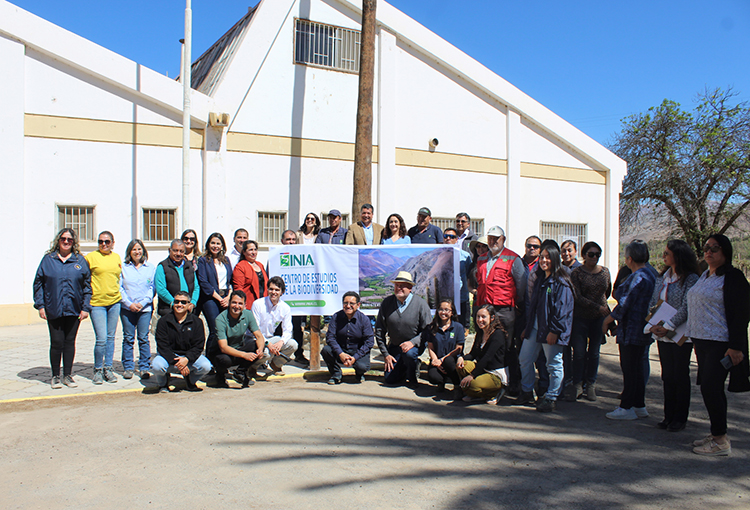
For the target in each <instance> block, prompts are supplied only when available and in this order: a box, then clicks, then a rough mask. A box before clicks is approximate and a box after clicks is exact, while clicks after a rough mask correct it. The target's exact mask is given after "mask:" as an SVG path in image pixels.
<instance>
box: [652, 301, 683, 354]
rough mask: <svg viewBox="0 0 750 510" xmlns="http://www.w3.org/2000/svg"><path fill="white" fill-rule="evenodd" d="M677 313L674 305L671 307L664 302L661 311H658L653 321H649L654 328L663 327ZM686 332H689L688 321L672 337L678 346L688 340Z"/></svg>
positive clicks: (678, 327)
mask: <svg viewBox="0 0 750 510" xmlns="http://www.w3.org/2000/svg"><path fill="white" fill-rule="evenodd" d="M676 313H677V310H676V309H675V308H674V307H673V306H672V305H670V304H669V303H667V302H663V303H662V304H661V306H659V309H658V310H657V311H656V313H654V315H653V316H652V317H651V319H649V321H648V323H649V324H651V325H652V326H657V325H663V324H664V323H665V322H667V321H668V320H669V319H671V318H672V317H674V315H675V314H676ZM686 330H687V321H686V322H683V323H682V324H680V325H679V326H677V328H676V329H675V333H674V336H673V337H672V341H673V342H674V343H676V344H677V345H682V344H684V343H685V340H687V338H686V337H685V331H686Z"/></svg>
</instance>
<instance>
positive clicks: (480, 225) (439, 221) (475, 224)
mask: <svg viewBox="0 0 750 510" xmlns="http://www.w3.org/2000/svg"><path fill="white" fill-rule="evenodd" d="M432 224H433V225H436V226H438V227H440V230H443V231H444V230H445V229H446V228H456V218H435V217H433V218H432ZM470 224H471V226H470V228H471V231H472V232H474V233H475V234H477V235H479V236H481V235H483V234H484V218H478V219H474V218H472V220H471V222H470Z"/></svg>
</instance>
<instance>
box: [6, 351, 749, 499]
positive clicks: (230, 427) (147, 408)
mask: <svg viewBox="0 0 750 510" xmlns="http://www.w3.org/2000/svg"><path fill="white" fill-rule="evenodd" d="M652 366H653V367H654V368H656V367H658V363H653V364H652ZM619 384H620V376H619V367H618V366H617V358H616V356H614V355H613V354H612V353H609V354H604V355H603V357H602V373H601V375H600V383H599V388H600V391H599V393H600V395H601V398H600V399H599V401H598V402H595V403H592V402H586V401H579V402H576V403H564V402H562V403H560V404H559V406H558V411H557V412H556V413H553V414H542V413H538V412H536V411H535V410H534V409H533V408H531V407H516V406H510V405H507V403H509V402H510V401H509V400H508V399H506V401H505V402H506V403H505V405H499V406H487V405H466V404H464V403H451V402H449V401H444V400H439V399H436V397H435V392H434V390H433V389H432V388H430V387H429V386H427V385H426V384H423V385H422V387H421V388H420V389H419V390H417V391H416V393H415V391H413V390H410V389H408V388H406V387H402V388H386V387H383V386H382V385H381V384H380V381H379V380H378V379H377V378H375V377H373V378H370V379H368V381H367V382H365V383H364V384H361V385H358V384H348V383H345V384H341V385H339V386H328V385H326V384H325V383H324V382H310V381H304V380H301V379H297V380H293V381H281V382H267V383H265V384H263V383H258V384H256V385H255V386H254V387H251V388H248V389H244V390H239V389H235V390H232V389H230V390H219V389H213V388H207V389H206V390H205V391H203V392H202V393H187V392H180V393H171V394H157V395H144V394H140V393H126V394H118V395H99V396H80V397H71V398H66V399H57V400H42V401H30V402H21V403H5V404H0V430H1V431H2V432H1V433H0V473H2V476H1V477H0V493H1V494H2V503H1V504H0V507H2V508H4V509H11V508H55V507H57V508H73V507H76V508H83V509H88V508H92V509H93V508H99V509H101V508H107V509H112V510H115V509H118V508H126V507H130V508H219V507H226V508H232V507H235V506H242V507H243V508H266V509H268V508H271V509H276V508H279V509H285V508H295V509H297V508H331V507H333V508H335V507H348V508H389V509H390V508H419V509H422V508H441V509H442V508H444V509H453V508H473V509H484V508H524V509H537V508H540V509H541V508H550V507H555V508H576V509H588V508H591V509H594V508H596V509H601V508H627V509H639V508H680V509H682V508H685V509H692V508H696V509H698V508H701V509H705V508H719V507H721V508H737V509H747V508H750V476H749V475H750V462H748V458H750V434H749V432H750V426H749V425H748V424H749V423H750V406H748V404H750V396H749V395H747V394H742V395H730V396H729V399H730V404H729V405H730V437H731V438H732V446H733V454H732V456H731V457H729V458H704V457H699V456H697V455H695V454H693V453H692V452H691V451H690V448H689V447H688V446H687V445H688V443H689V442H690V441H692V440H693V439H696V438H699V437H702V436H704V435H705V434H706V433H707V431H708V425H707V421H706V414H705V409H704V408H703V404H702V401H701V399H700V396H699V394H698V393H697V392H696V393H695V394H694V399H693V405H692V414H691V421H690V423H689V425H688V428H687V429H686V430H684V431H682V432H679V433H668V432H666V431H662V430H658V429H656V427H655V426H654V425H655V424H656V422H657V421H659V420H660V419H661V410H660V406H661V395H660V386H661V382H660V381H659V379H658V374H652V379H651V382H650V383H649V387H648V396H649V401H648V404H649V411H650V412H651V414H652V416H651V417H650V418H648V419H644V420H638V421H637V422H613V421H610V420H607V419H605V418H604V413H605V412H607V411H610V410H611V409H613V408H614V407H615V405H616V400H615V398H616V393H617V392H619Z"/></svg>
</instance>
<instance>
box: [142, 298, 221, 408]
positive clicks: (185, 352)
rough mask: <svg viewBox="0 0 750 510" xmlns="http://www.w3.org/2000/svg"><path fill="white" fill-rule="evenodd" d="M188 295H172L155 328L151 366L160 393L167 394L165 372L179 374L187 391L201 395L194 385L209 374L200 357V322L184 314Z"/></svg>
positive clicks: (202, 337)
mask: <svg viewBox="0 0 750 510" xmlns="http://www.w3.org/2000/svg"><path fill="white" fill-rule="evenodd" d="M189 305H190V295H189V294H188V293H187V292H185V291H182V290H180V291H178V292H176V293H175V294H174V301H173V302H172V311H171V312H169V313H168V314H166V315H164V316H163V317H162V318H161V319H159V322H158V323H157V324H156V351H157V352H158V355H157V356H156V357H155V358H154V360H153V361H152V362H151V371H152V372H153V373H154V377H155V379H156V384H157V385H158V387H159V392H160V393H166V392H168V391H169V372H170V371H176V372H179V373H180V374H181V375H182V377H183V378H184V379H185V383H186V384H187V390H188V391H203V389H202V388H199V387H198V386H196V384H195V383H196V382H198V381H199V380H200V378H201V377H203V376H204V375H206V374H207V373H208V372H209V370H211V363H210V362H209V361H208V359H206V357H205V356H203V355H202V354H201V352H203V344H204V342H205V333H204V330H203V321H201V320H200V318H199V317H197V316H195V315H193V314H192V313H189V312H188V307H189Z"/></svg>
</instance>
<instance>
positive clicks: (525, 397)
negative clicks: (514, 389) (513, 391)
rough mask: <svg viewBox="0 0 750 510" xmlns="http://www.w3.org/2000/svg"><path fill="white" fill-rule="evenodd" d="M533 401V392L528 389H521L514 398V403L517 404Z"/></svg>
mask: <svg viewBox="0 0 750 510" xmlns="http://www.w3.org/2000/svg"><path fill="white" fill-rule="evenodd" d="M533 401H534V394H533V393H532V392H530V391H521V394H520V395H518V397H517V398H516V401H515V404H516V405H517V406H522V405H526V404H528V403H530V402H533Z"/></svg>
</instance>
